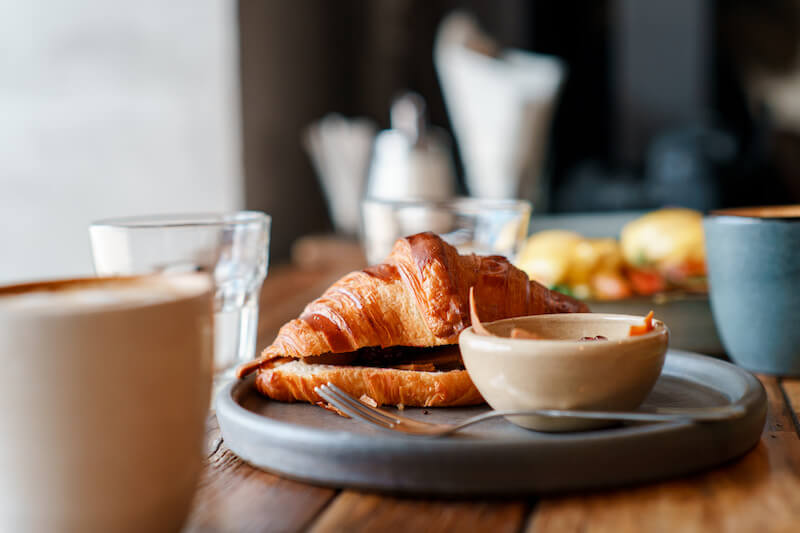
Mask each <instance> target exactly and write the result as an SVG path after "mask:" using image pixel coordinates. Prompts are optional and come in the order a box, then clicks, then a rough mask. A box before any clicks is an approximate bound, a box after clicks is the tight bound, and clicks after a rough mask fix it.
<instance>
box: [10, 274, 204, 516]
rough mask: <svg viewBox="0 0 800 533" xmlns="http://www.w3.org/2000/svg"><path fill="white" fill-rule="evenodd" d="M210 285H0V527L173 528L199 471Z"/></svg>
mask: <svg viewBox="0 0 800 533" xmlns="http://www.w3.org/2000/svg"><path fill="white" fill-rule="evenodd" d="M211 287H212V285H211V281H210V279H209V278H208V277H206V276H204V275H199V274H189V275H181V276H145V277H133V278H92V279H84V280H64V281H53V282H42V283H32V284H26V285H16V286H6V287H0V365H1V366H2V370H0V428H2V438H1V439H0V472H2V475H0V531H26V532H39V531H42V532H44V531H47V532H52V531H68V532H72V531H76V532H77V531H80V532H100V531H103V532H106V531H116V532H127V531H131V532H134V531H136V532H140V531H149V532H159V531H177V530H179V529H180V527H181V526H182V524H183V522H184V521H185V519H186V516H187V514H188V510H189V506H190V504H191V500H192V496H193V494H194V491H195V486H196V482H197V477H198V474H199V472H200V469H201V466H202V452H203V435H204V422H205V419H206V417H207V413H208V404H209V394H210V387H211V375H212V354H213V351H212V350H213V346H212V344H213V315H212V292H211Z"/></svg>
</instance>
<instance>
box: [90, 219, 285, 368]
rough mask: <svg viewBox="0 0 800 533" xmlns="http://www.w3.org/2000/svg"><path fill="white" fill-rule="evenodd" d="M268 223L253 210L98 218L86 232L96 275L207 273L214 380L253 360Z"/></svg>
mask: <svg viewBox="0 0 800 533" xmlns="http://www.w3.org/2000/svg"><path fill="white" fill-rule="evenodd" d="M270 222H271V219H270V217H269V216H268V215H265V214H264V213H261V212H259V211H240V212H237V213H231V214H197V215H193V214H192V215H161V216H141V217H127V218H115V219H106V220H99V221H97V222H93V223H92V224H91V226H90V227H89V238H90V240H91V244H92V256H93V259H94V268H95V272H96V273H97V275H100V276H115V275H121V276H127V275H134V274H147V273H162V274H171V273H182V272H207V273H208V274H210V275H211V276H212V277H213V279H214V282H215V287H216V297H215V304H214V305H215V315H214V375H215V381H216V382H217V383H220V382H221V381H224V380H226V379H227V378H229V377H233V373H234V369H235V367H236V366H237V365H238V364H239V363H242V362H245V361H249V360H250V359H252V358H253V356H254V355H255V349H256V333H257V329H258V300H259V295H260V292H261V285H262V283H263V282H264V278H265V277H266V275H267V264H268V262H269V232H270Z"/></svg>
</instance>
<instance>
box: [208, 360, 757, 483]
mask: <svg viewBox="0 0 800 533" xmlns="http://www.w3.org/2000/svg"><path fill="white" fill-rule="evenodd" d="M728 403H735V404H740V405H743V406H744V407H745V408H746V410H747V414H746V415H745V416H744V417H742V418H739V419H736V420H728V421H722V422H713V423H703V424H692V423H684V422H681V423H673V422H670V423H662V424H646V425H625V426H618V427H615V428H609V429H603V430H595V431H586V432H579V433H560V434H548V433H537V432H534V431H529V430H525V429H522V428H519V427H517V426H514V425H513V424H511V423H509V422H507V421H506V420H504V419H498V420H493V421H490V422H486V423H484V424H480V425H476V426H473V427H470V428H467V429H466V430H464V432H462V433H459V434H457V435H455V436H451V437H445V438H439V439H429V438H419V437H408V436H404V435H401V434H396V433H391V432H387V431H384V430H381V429H378V428H373V427H372V426H368V425H366V424H364V423H362V422H359V421H354V420H349V419H346V418H344V417H341V416H339V415H337V414H334V413H332V412H330V411H327V410H325V409H321V408H319V407H316V406H313V405H308V404H286V403H280V402H275V401H271V400H268V399H265V398H263V397H261V396H260V395H259V394H258V392H257V391H256V390H255V387H254V384H253V379H252V378H249V379H246V380H244V381H240V382H235V383H231V384H230V385H228V386H226V387H225V388H224V389H223V390H221V391H220V393H219V395H218V397H217V418H218V419H219V424H220V428H221V429H222V435H223V438H224V439H225V445H226V446H227V447H228V448H230V449H231V450H232V451H233V452H234V453H236V454H237V455H238V456H240V457H241V458H242V459H244V460H245V461H247V462H248V463H250V464H252V465H254V466H256V467H259V468H263V469H265V470H268V471H270V472H274V473H276V474H279V475H282V476H286V477H289V478H293V479H298V480H302V481H307V482H311V483H316V484H323V485H331V486H336V487H356V488H362V489H377V490H385V491H393V492H415V493H426V494H452V495H458V494H478V493H480V494H502V493H520V492H553V491H562V490H573V489H585V488H596V487H610V486H619V485H625V484H630V483H639V482H644V481H651V480H656V479H661V478H667V477H674V476H680V475H684V474H688V473H690V472H695V471H698V470H701V469H704V468H709V467H712V466H715V465H719V464H720V463H723V462H725V461H728V460H730V459H733V458H735V457H738V456H740V455H742V454H744V453H745V452H747V451H748V450H749V449H750V448H752V447H753V446H754V445H755V444H756V443H757V442H758V440H759V438H760V435H761V431H762V429H763V427H764V421H765V418H766V412H767V401H766V393H765V392H764V388H763V387H762V386H761V383H760V382H759V381H758V380H757V379H756V378H755V377H753V376H752V375H751V374H749V373H748V372H746V371H744V370H742V369H740V368H738V367H736V366H734V365H731V364H729V363H726V362H723V361H719V360H717V359H713V358H710V357H705V356H702V355H698V354H693V353H690V352H680V351H676V350H670V352H669V353H668V354H667V359H666V363H665V364H664V370H663V372H662V374H661V377H660V378H659V380H658V383H657V384H656V386H655V389H654V390H653V392H652V393H651V394H650V396H649V397H648V399H647V400H646V402H645V406H647V407H655V406H664V407H667V406H669V407H703V406H714V405H724V404H728ZM487 409H488V407H486V406H480V407H470V408H438V409H437V408H430V409H427V410H423V409H417V408H407V409H406V410H405V412H404V413H403V414H404V415H406V416H410V417H412V418H419V419H420V420H425V421H430V422H453V421H457V420H461V419H463V418H467V417H469V416H472V415H475V414H478V413H481V412H483V411H485V410H487ZM425 411H427V412H428V413H429V414H427V415H426V414H425Z"/></svg>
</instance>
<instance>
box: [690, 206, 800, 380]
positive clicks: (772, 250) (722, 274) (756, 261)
mask: <svg viewBox="0 0 800 533" xmlns="http://www.w3.org/2000/svg"><path fill="white" fill-rule="evenodd" d="M703 226H704V229H705V237H706V262H707V264H708V276H709V285H710V292H711V310H712V312H713V314H714V322H715V323H716V325H717V330H718V331H719V333H720V337H721V338H722V343H723V345H724V346H725V350H726V351H727V353H728V355H729V356H730V358H731V359H732V360H733V361H734V362H735V363H737V364H738V365H740V366H742V367H744V368H747V369H748V370H752V371H754V372H764V373H768V374H778V375H785V376H800V205H798V206H782V207H753V208H742V209H729V210H724V211H715V212H714V213H712V214H711V215H709V216H708V217H706V218H705V219H704V221H703Z"/></svg>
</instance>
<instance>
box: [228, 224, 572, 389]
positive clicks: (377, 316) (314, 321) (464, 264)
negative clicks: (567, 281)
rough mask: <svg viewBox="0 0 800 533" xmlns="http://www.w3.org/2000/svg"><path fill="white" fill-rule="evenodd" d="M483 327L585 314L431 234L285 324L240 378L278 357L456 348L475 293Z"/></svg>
mask: <svg viewBox="0 0 800 533" xmlns="http://www.w3.org/2000/svg"><path fill="white" fill-rule="evenodd" d="M470 287H475V300H476V302H478V314H479V316H480V317H481V320H484V321H486V322H491V321H493V320H499V319H502V318H511V317H516V316H525V315H536V314H545V313H568V312H586V311H588V308H587V307H586V305H585V304H583V303H581V302H579V301H577V300H574V299H572V298H570V297H568V296H565V295H563V294H560V293H558V292H554V291H551V290H548V289H547V288H546V287H544V286H542V285H540V284H539V283H536V282H535V281H530V280H529V279H528V276H527V275H526V274H525V273H524V272H523V271H522V270H520V269H518V268H516V267H515V266H513V265H512V264H511V263H510V262H509V261H508V260H507V259H506V258H504V257H500V256H478V255H474V254H469V255H459V254H458V251H457V250H456V249H455V248H454V247H453V246H451V245H449V244H447V243H446V242H444V241H443V240H442V239H441V238H440V237H438V236H437V235H435V234H433V233H430V232H426V233H419V234H416V235H411V236H409V237H406V238H404V239H399V240H398V241H397V242H396V243H395V245H394V248H393V249H392V252H391V254H390V255H389V257H388V258H387V260H386V262H385V263H383V264H380V265H376V266H371V267H368V268H365V269H364V270H360V271H357V272H351V273H350V274H347V275H346V276H344V277H343V278H341V279H339V280H338V281H337V282H335V283H334V284H333V285H332V286H331V287H330V288H328V290H326V291H325V293H324V294H323V295H322V296H320V297H319V298H317V299H316V300H314V301H313V302H311V303H310V304H308V306H306V308H305V310H304V311H303V313H302V314H301V315H300V317H299V318H297V319H294V320H292V321H290V322H288V323H287V324H285V325H284V326H283V327H282V328H281V329H280V331H279V332H278V336H277V338H276V339H275V341H274V342H273V343H272V345H270V346H269V347H267V348H266V349H265V350H264V352H263V353H262V355H261V357H260V358H258V359H256V360H255V361H252V362H250V363H248V364H245V365H243V366H241V367H240V368H239V369H238V375H239V377H242V376H244V375H246V374H248V373H250V372H252V371H253V370H255V369H256V368H258V367H259V366H260V365H262V364H264V363H265V362H267V361H270V360H272V359H275V358H276V357H291V358H295V359H303V358H305V357H309V356H317V355H323V354H327V353H344V352H353V351H355V350H358V349H359V348H366V347H375V346H380V347H388V346H417V347H430V346H443V345H447V344H456V343H457V342H458V334H459V333H460V332H461V331H462V330H463V329H465V328H466V327H468V326H469V325H470V318H469V305H468V303H469V289H470Z"/></svg>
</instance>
